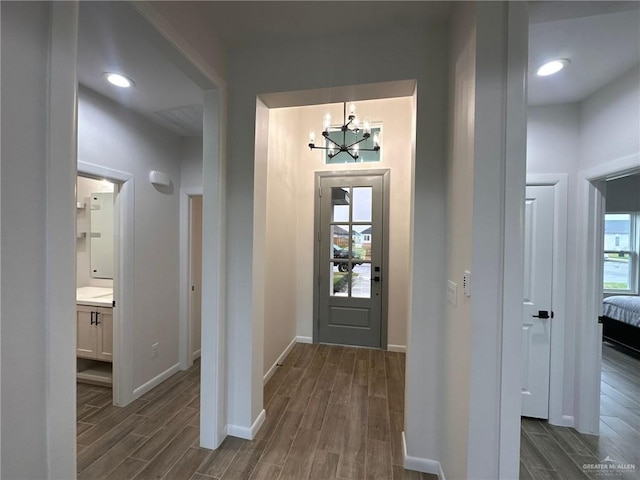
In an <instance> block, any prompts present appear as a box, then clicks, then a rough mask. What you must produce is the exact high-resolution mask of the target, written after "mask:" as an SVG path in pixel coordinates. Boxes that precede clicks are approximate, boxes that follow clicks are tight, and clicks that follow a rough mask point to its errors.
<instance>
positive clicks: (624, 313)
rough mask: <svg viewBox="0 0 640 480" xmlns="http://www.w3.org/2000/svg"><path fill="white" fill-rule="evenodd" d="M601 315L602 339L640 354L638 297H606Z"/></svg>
mask: <svg viewBox="0 0 640 480" xmlns="http://www.w3.org/2000/svg"><path fill="white" fill-rule="evenodd" d="M602 314H603V317H602V336H603V337H604V339H605V340H608V341H610V342H613V343H616V344H618V345H622V346H624V347H627V348H630V349H632V350H635V351H636V352H638V353H640V296H631V295H616V296H613V297H607V298H605V299H604V300H603V301H602Z"/></svg>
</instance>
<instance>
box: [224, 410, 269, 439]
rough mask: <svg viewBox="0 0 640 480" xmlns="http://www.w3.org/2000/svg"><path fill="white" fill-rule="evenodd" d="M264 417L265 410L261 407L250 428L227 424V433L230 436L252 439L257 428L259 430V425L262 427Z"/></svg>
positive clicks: (265, 415)
mask: <svg viewBox="0 0 640 480" xmlns="http://www.w3.org/2000/svg"><path fill="white" fill-rule="evenodd" d="M266 418H267V412H266V411H265V410H264V409H262V411H261V412H260V415H258V418H256V421H255V422H253V425H251V427H250V428H249V427H241V426H239V425H227V434H228V435H231V436H232V437H238V438H244V439H245V440H253V439H254V438H255V436H256V433H258V430H260V427H262V424H263V423H264V421H265V419H266Z"/></svg>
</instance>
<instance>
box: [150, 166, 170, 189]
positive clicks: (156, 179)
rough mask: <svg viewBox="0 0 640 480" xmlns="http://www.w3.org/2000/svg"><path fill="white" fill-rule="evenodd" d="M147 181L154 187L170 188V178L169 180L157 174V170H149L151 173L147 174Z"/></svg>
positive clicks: (167, 177)
mask: <svg viewBox="0 0 640 480" xmlns="http://www.w3.org/2000/svg"><path fill="white" fill-rule="evenodd" d="M149 181H150V182H151V183H153V184H154V185H161V186H163V187H169V186H171V178H169V175H167V174H166V173H162V172H158V171H157V170H151V172H149Z"/></svg>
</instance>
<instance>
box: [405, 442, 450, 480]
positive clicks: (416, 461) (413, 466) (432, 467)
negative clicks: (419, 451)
mask: <svg viewBox="0 0 640 480" xmlns="http://www.w3.org/2000/svg"><path fill="white" fill-rule="evenodd" d="M402 458H403V462H402V463H403V466H404V468H406V469H407V470H415V471H417V472H424V473H431V474H433V475H438V480H446V479H445V476H444V471H443V470H442V465H440V462H438V461H436V460H429V459H428V458H420V457H410V456H409V455H407V440H406V438H405V436H404V432H402Z"/></svg>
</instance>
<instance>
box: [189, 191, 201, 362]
mask: <svg viewBox="0 0 640 480" xmlns="http://www.w3.org/2000/svg"><path fill="white" fill-rule="evenodd" d="M189 284H190V288H189V292H190V294H189V322H188V323H189V362H190V365H193V362H194V360H196V359H198V358H200V350H201V348H200V347H201V322H202V195H193V196H190V197H189Z"/></svg>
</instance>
